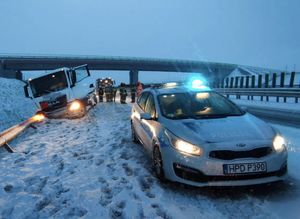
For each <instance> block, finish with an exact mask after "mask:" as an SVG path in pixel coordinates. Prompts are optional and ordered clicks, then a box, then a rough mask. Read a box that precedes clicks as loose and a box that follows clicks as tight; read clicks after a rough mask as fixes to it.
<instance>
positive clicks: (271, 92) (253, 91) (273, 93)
mask: <svg viewBox="0 0 300 219" xmlns="http://www.w3.org/2000/svg"><path fill="white" fill-rule="evenodd" d="M214 90H216V91H218V92H219V93H222V94H224V95H226V96H227V97H230V96H232V95H233V96H236V98H237V99H241V96H247V99H248V100H254V97H260V100H261V101H264V100H266V101H269V98H270V97H276V102H279V101H280V98H282V99H283V102H285V103H286V102H287V98H294V99H295V103H298V99H299V98H300V88H215V89H214Z"/></svg>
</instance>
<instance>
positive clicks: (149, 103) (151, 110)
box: [145, 94, 156, 118]
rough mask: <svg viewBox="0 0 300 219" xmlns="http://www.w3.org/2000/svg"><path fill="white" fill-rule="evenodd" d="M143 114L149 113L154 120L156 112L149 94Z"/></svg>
mask: <svg viewBox="0 0 300 219" xmlns="http://www.w3.org/2000/svg"><path fill="white" fill-rule="evenodd" d="M145 112H147V113H150V115H151V117H152V118H154V117H155V115H156V110H155V103H154V98H153V96H152V95H151V94H150V95H149V97H148V99H147V103H146V107H145Z"/></svg>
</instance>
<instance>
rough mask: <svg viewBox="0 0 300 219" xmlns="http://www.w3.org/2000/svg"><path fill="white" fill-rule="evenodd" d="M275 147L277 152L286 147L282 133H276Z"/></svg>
mask: <svg viewBox="0 0 300 219" xmlns="http://www.w3.org/2000/svg"><path fill="white" fill-rule="evenodd" d="M273 148H274V150H275V151H276V152H281V151H283V150H284V149H285V140H284V138H283V137H281V136H280V135H276V136H275V138H274V140H273Z"/></svg>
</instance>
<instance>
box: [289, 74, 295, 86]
mask: <svg viewBox="0 0 300 219" xmlns="http://www.w3.org/2000/svg"><path fill="white" fill-rule="evenodd" d="M294 81H295V72H294V71H293V72H292V73H291V78H290V87H294Z"/></svg>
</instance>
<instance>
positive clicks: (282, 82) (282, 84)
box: [280, 72, 285, 87]
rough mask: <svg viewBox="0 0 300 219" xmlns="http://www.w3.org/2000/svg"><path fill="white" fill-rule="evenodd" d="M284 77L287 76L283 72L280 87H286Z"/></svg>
mask: <svg viewBox="0 0 300 219" xmlns="http://www.w3.org/2000/svg"><path fill="white" fill-rule="evenodd" d="M284 77H285V73H284V72H281V75H280V87H284Z"/></svg>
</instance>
